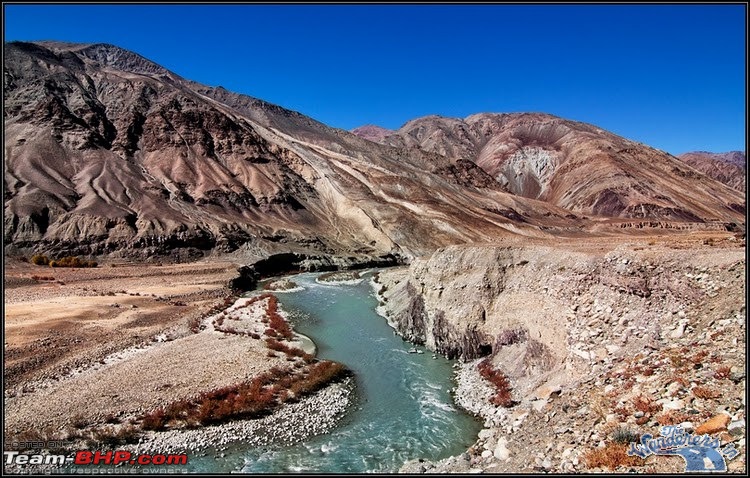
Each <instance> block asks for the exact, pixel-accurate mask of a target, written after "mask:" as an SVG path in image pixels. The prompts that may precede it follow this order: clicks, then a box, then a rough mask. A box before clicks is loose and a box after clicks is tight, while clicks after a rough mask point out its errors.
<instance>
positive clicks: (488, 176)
mask: <svg viewBox="0 0 750 478" xmlns="http://www.w3.org/2000/svg"><path fill="white" fill-rule="evenodd" d="M4 54H5V65H4V101H5V114H4V121H5V123H4V132H5V151H4V189H3V194H4V240H5V244H6V252H8V251H13V250H35V251H45V252H50V253H55V254H63V253H75V254H90V255H100V254H108V253H117V254H125V255H132V256H138V257H150V256H155V255H157V256H158V255H163V254H170V253H172V252H174V251H176V250H179V251H183V252H184V253H185V254H186V256H191V257H192V256H198V255H203V254H207V253H210V252H212V251H215V252H224V253H228V252H243V251H244V252H245V253H248V254H249V253H252V252H257V253H258V254H262V253H265V252H273V251H278V250H284V251H294V252H315V253H326V254H338V255H379V254H385V253H398V254H401V255H403V256H407V257H408V256H414V255H419V254H423V253H425V252H427V251H431V250H434V249H436V248H439V247H443V246H446V245H449V244H460V243H478V242H492V241H493V240H495V239H497V238H498V237H503V236H507V235H525V236H530V237H548V236H560V237H565V236H581V235H585V234H600V235H601V234H603V235H606V234H631V233H639V231H641V230H643V228H658V229H660V230H667V229H674V228H676V229H722V230H725V229H730V230H731V229H738V228H739V229H741V230H742V231H744V215H745V195H744V154H743V160H742V161H743V165H742V166H741V167H740V166H737V164H735V163H733V162H731V161H724V163H722V164H726V165H728V166H727V167H729V166H732V167H735V169H733V170H732V172H730V171H727V172H726V174H724V173H722V174H720V175H719V174H712V173H711V168H710V167H707V166H705V165H706V164H709V163H708V162H707V161H709V160H705V161H703V160H701V161H698V160H697V159H696V156H695V155H692V156H689V155H686V156H685V157H683V158H682V159H680V158H676V157H674V156H672V155H670V154H668V153H666V152H663V151H660V150H657V149H654V148H651V147H649V146H647V145H644V144H641V143H638V142H634V141H631V140H628V139H626V138H622V137H620V136H617V135H615V134H613V133H610V132H607V131H605V130H603V129H601V128H598V127H596V126H593V125H590V124H586V123H581V122H577V121H571V120H566V119H563V118H559V117H555V116H552V115H548V114H541V113H511V114H490V113H481V114H475V115H472V116H469V117H467V118H465V119H455V118H444V117H440V116H428V117H424V118H418V119H415V120H412V121H409V122H408V123H406V124H405V125H404V126H403V127H402V128H400V129H399V130H397V131H391V130H386V129H383V128H379V127H374V126H368V127H363V128H358V129H357V130H355V131H354V132H348V131H344V130H340V129H336V128H331V127H329V126H326V125H324V124H322V123H320V122H318V121H315V120H314V119H312V118H309V117H307V116H304V115H302V114H300V113H297V112H294V111H290V110H287V109H284V108H282V107H279V106H276V105H273V104H270V103H267V102H265V101H262V100H259V99H255V98H252V97H249V96H245V95H241V94H237V93H233V92H230V91H228V90H226V89H224V88H221V87H210V86H206V85H201V84H199V83H196V82H193V81H190V80H188V79H185V78H182V77H180V76H179V75H177V74H175V73H173V72H171V71H169V70H167V69H165V68H163V67H161V66H159V65H157V64H156V63H154V62H152V61H150V60H147V59H145V58H143V57H141V56H140V55H138V54H136V53H133V52H130V51H127V50H124V49H121V48H119V47H116V46H113V45H107V44H69V43H61V42H36V43H23V42H13V43H6V44H5V52H4ZM736 168H739V169H736ZM740 170H741V171H742V180H741V181H740V180H738V179H737V178H738V177H739V174H740V172H739V171H740ZM725 183H726V184H725ZM740 183H741V184H742V186H743V187H742V188H741V189H740V188H739V185H740Z"/></svg>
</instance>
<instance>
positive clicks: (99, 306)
mask: <svg viewBox="0 0 750 478" xmlns="http://www.w3.org/2000/svg"><path fill="white" fill-rule="evenodd" d="M114 265H115V267H112V265H108V264H104V265H103V266H100V267H98V268H96V269H59V268H54V269H53V268H50V267H46V266H34V265H32V264H28V263H22V262H18V261H14V260H6V264H5V277H4V303H5V317H4V319H5V320H4V325H5V343H4V348H5V370H4V378H5V393H6V396H7V395H8V394H9V393H10V394H13V393H14V392H16V391H19V390H20V388H19V387H22V386H23V385H25V384H27V383H28V382H30V381H38V380H44V379H49V378H51V377H59V376H60V375H62V374H65V373H68V372H70V371H71V370H73V369H75V368H78V367H81V366H86V365H90V364H92V363H96V362H97V361H99V360H100V359H102V358H103V357H105V356H107V355H109V354H112V353H114V352H116V351H118V350H123V349H125V348H128V347H132V346H137V345H143V344H147V343H149V342H150V341H151V340H152V337H155V336H157V335H158V334H162V333H165V332H169V333H171V334H172V335H174V336H179V335H184V334H187V333H188V332H189V330H188V323H189V321H191V320H197V319H199V318H200V317H205V315H206V314H207V313H208V312H209V310H210V309H211V308H212V307H214V306H218V305H221V304H222V303H223V301H224V299H225V298H226V297H229V296H230V295H231V294H230V291H229V290H228V289H227V288H226V284H227V283H228V281H229V280H230V279H232V278H233V277H235V276H236V269H237V265H236V264H233V263H229V262H223V263H222V262H214V263H203V262H197V263H193V264H178V265H163V266H157V265H143V264H138V265H136V264H123V263H117V264H114ZM34 276H37V277H44V278H47V279H49V278H53V279H54V280H35V279H33V278H32V277H34Z"/></svg>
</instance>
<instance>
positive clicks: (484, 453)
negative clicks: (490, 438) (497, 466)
mask: <svg viewBox="0 0 750 478" xmlns="http://www.w3.org/2000/svg"><path fill="white" fill-rule="evenodd" d="M491 456H492V452H491V451H489V450H484V451H483V452H482V458H484V459H487V458H489V457H491Z"/></svg>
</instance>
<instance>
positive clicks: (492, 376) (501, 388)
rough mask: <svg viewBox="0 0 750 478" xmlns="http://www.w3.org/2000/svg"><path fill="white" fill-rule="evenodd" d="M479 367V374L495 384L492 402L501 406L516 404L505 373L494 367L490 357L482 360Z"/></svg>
mask: <svg viewBox="0 0 750 478" xmlns="http://www.w3.org/2000/svg"><path fill="white" fill-rule="evenodd" d="M477 368H478V369H479V374H480V375H481V376H482V377H483V378H484V379H485V380H487V381H488V382H490V383H491V384H492V385H494V386H495V395H494V396H493V397H492V398H491V399H490V402H491V403H492V404H493V405H497V406H500V407H506V408H507V407H512V406H513V405H514V403H513V397H512V395H511V390H512V389H511V387H510V382H508V378H507V377H506V376H505V374H504V373H503V372H501V371H499V370H495V369H493V368H492V364H491V363H490V359H488V358H487V359H484V360H482V361H481V362H480V363H479V365H478V366H477Z"/></svg>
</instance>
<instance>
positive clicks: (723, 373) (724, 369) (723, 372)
mask: <svg viewBox="0 0 750 478" xmlns="http://www.w3.org/2000/svg"><path fill="white" fill-rule="evenodd" d="M731 374H732V369H731V368H730V367H729V366H728V365H722V366H720V367H717V369H716V371H715V372H714V377H716V378H718V379H723V378H729V376H730V375H731Z"/></svg>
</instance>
